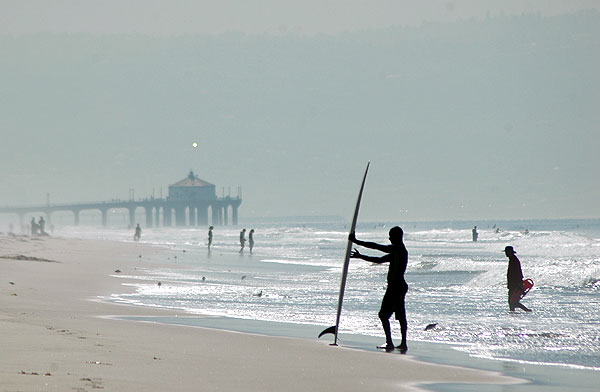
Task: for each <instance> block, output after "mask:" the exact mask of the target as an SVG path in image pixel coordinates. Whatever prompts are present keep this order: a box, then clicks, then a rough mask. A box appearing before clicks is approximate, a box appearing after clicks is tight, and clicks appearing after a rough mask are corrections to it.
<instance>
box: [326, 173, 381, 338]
mask: <svg viewBox="0 0 600 392" xmlns="http://www.w3.org/2000/svg"><path fill="white" fill-rule="evenodd" d="M370 164H371V162H370V161H369V162H367V168H366V169H365V175H364V176H363V179H362V183H361V184H360V191H358V199H357V200H356V208H354V216H353V217H352V224H351V225H350V233H349V234H352V233H354V230H355V229H356V221H357V220H358V211H359V210H360V201H361V199H362V194H363V189H365V181H366V180H367V173H368V172H369V165H370ZM351 252H352V242H351V241H350V240H348V244H347V245H346V257H345V258H344V266H343V268H342V280H341V283H340V294H339V297H338V306H337V315H336V318H335V325H333V326H331V327H329V328H326V329H325V330H323V332H321V333H320V334H319V338H320V337H321V336H323V335H326V334H329V333H331V334H333V335H334V339H333V343H332V344H331V345H332V346H337V341H338V330H339V327H340V316H341V315H342V304H343V302H344V290H345V289H346V278H347V277H348V266H349V265H350V253H351Z"/></svg>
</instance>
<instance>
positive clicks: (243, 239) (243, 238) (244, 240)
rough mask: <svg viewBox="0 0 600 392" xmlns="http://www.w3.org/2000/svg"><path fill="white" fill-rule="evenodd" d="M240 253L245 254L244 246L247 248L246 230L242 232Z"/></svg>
mask: <svg viewBox="0 0 600 392" xmlns="http://www.w3.org/2000/svg"><path fill="white" fill-rule="evenodd" d="M240 246H241V248H240V253H244V246H246V229H242V231H240Z"/></svg>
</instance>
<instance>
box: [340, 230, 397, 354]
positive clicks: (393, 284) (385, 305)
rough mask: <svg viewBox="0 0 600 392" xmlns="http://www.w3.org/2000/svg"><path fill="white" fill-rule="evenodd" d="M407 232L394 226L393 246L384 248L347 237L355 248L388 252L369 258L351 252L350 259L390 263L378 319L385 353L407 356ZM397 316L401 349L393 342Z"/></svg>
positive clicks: (391, 237)
mask: <svg viewBox="0 0 600 392" xmlns="http://www.w3.org/2000/svg"><path fill="white" fill-rule="evenodd" d="M403 236H404V231H403V230H402V229H401V228H400V227H398V226H395V227H392V228H391V229H390V232H389V238H390V242H391V243H392V244H391V245H382V244H377V243H375V242H366V241H360V240H358V239H356V236H355V235H354V233H351V234H350V235H349V236H348V239H349V240H350V241H352V242H353V243H355V244H356V245H360V246H364V247H365V248H369V249H375V250H378V251H380V252H384V253H386V255H384V256H382V257H374V256H366V255H363V254H360V253H359V252H358V251H357V250H356V249H354V251H353V252H352V254H351V255H350V257H352V258H357V259H362V260H365V261H369V262H371V263H376V264H381V263H389V269H388V274H387V283H388V286H387V289H386V291H385V295H384V296H383V300H382V301H381V309H380V310H379V319H380V320H381V324H382V326H383V331H384V332H385V346H382V348H385V350H386V351H392V350H394V348H398V349H399V350H400V352H401V353H403V354H404V353H406V351H407V350H408V346H407V344H406V331H407V329H408V323H407V321H406V309H405V306H404V299H405V297H406V293H407V292H408V285H407V284H406V281H405V280H404V272H405V271H406V266H407V264H408V251H407V250H406V246H404V242H403V240H402V237H403ZM394 313H395V314H396V320H398V321H399V322H400V332H401V334H402V342H401V343H400V345H399V346H398V347H394V342H393V340H392V331H391V328H390V317H391V316H392V314H394Z"/></svg>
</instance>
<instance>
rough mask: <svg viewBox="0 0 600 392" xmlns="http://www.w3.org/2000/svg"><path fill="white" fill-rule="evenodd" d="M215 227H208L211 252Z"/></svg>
mask: <svg viewBox="0 0 600 392" xmlns="http://www.w3.org/2000/svg"><path fill="white" fill-rule="evenodd" d="M213 229H214V227H213V226H211V227H209V228H208V251H209V252H210V246H211V245H212V240H213Z"/></svg>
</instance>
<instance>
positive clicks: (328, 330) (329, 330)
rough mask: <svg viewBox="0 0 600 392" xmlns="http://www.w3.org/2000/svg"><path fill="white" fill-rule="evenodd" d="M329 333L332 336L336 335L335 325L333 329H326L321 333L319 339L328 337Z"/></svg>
mask: <svg viewBox="0 0 600 392" xmlns="http://www.w3.org/2000/svg"><path fill="white" fill-rule="evenodd" d="M328 333H331V334H334V335H335V325H333V326H331V327H329V328H325V329H324V330H323V332H321V333H320V334H319V338H320V337H321V336H323V335H327V334H328Z"/></svg>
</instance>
